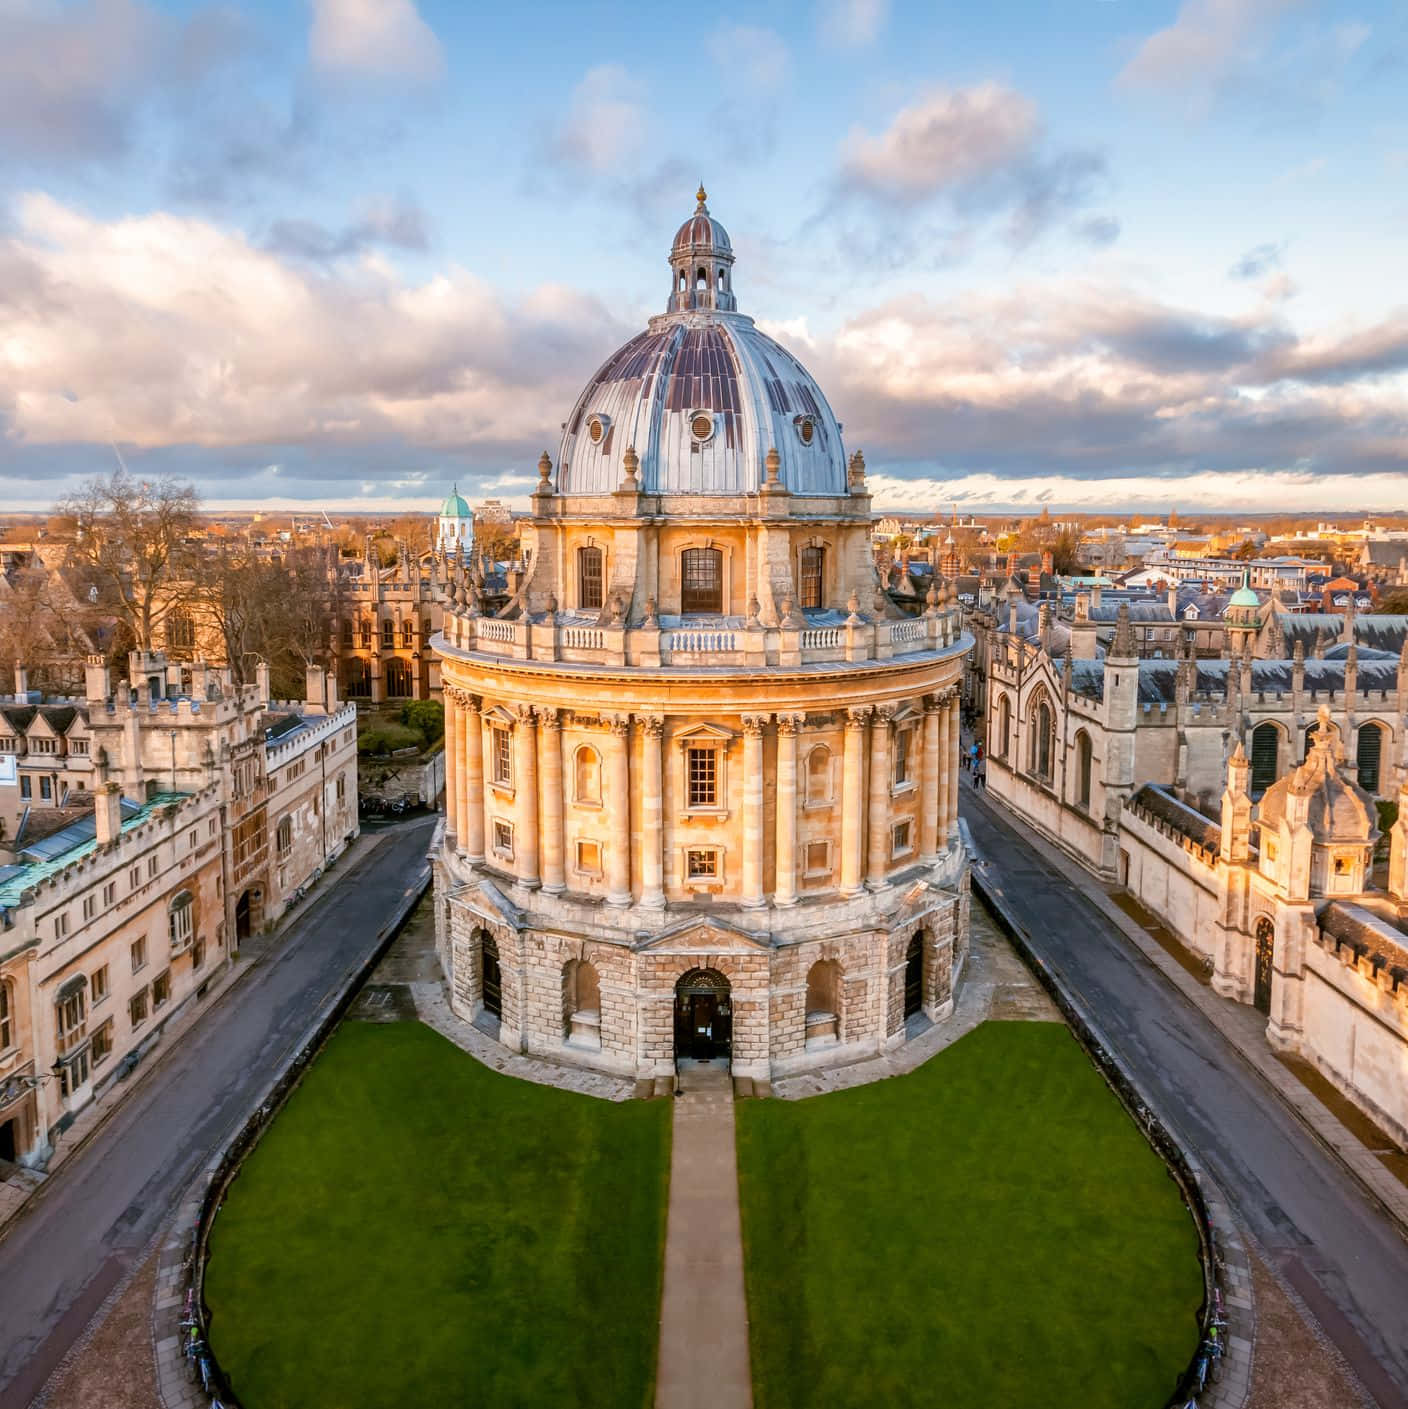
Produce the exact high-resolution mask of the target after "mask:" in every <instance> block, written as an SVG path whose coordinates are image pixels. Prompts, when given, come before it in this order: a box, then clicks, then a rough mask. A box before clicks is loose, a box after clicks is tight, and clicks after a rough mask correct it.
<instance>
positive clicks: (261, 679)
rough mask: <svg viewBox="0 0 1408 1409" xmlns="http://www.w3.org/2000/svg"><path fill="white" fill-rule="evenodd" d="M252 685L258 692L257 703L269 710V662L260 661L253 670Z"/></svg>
mask: <svg viewBox="0 0 1408 1409" xmlns="http://www.w3.org/2000/svg"><path fill="white" fill-rule="evenodd" d="M254 683H255V685H256V686H257V687H258V690H259V703H260V704H261V705H263V706H264V708H265V709H268V708H269V662H268V661H266V660H261V661H260V662H259V664H258V665H257V666H256V667H255V670H254Z"/></svg>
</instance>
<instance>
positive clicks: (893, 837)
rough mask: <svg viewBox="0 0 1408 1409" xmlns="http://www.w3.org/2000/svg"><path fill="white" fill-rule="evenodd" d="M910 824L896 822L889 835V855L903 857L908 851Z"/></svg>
mask: <svg viewBox="0 0 1408 1409" xmlns="http://www.w3.org/2000/svg"><path fill="white" fill-rule="evenodd" d="M909 834H910V823H908V822H896V823H895V826H894V830H893V831H892V832H891V833H890V855H891V856H903V855H904V854H905V853H906V852H907V851H908V850H909V849H910V843H909Z"/></svg>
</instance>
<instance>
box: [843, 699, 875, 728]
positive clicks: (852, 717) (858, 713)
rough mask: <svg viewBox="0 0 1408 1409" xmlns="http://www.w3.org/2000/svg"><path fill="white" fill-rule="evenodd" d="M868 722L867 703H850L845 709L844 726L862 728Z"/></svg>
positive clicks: (868, 710)
mask: <svg viewBox="0 0 1408 1409" xmlns="http://www.w3.org/2000/svg"><path fill="white" fill-rule="evenodd" d="M869 723H870V706H869V705H851V706H850V708H849V709H847V710H846V728H847V729H864V728H865V726H866V725H867V724H869Z"/></svg>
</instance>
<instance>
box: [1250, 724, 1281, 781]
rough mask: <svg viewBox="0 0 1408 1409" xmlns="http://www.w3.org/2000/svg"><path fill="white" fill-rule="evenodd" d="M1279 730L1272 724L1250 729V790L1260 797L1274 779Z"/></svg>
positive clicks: (1259, 725)
mask: <svg viewBox="0 0 1408 1409" xmlns="http://www.w3.org/2000/svg"><path fill="white" fill-rule="evenodd" d="M1280 743H1281V731H1280V730H1279V729H1277V727H1276V726H1275V725H1274V724H1271V723H1267V724H1258V725H1257V726H1256V728H1255V729H1253V730H1252V771H1251V791H1252V796H1253V797H1260V796H1261V795H1262V793H1264V792H1265V791H1266V790H1267V788H1269V787H1270V786H1271V785H1272V783H1274V782H1275V781H1276V760H1277V754H1278V752H1279V749H1280Z"/></svg>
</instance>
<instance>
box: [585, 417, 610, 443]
mask: <svg viewBox="0 0 1408 1409" xmlns="http://www.w3.org/2000/svg"><path fill="white" fill-rule="evenodd" d="M610 424H611V422H610V420H609V419H608V418H607V417H606V416H590V417H588V418H587V438H588V439H589V440H590V441H591V443H592V444H593V445H600V444H601V442H602V441H603V440H605V439H606V432H607V428H608V427H609V426H610Z"/></svg>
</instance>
